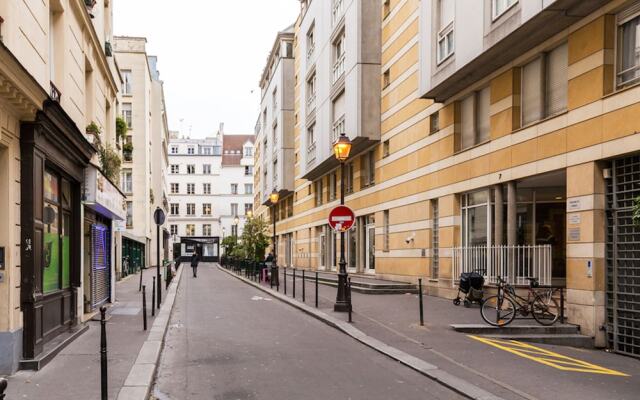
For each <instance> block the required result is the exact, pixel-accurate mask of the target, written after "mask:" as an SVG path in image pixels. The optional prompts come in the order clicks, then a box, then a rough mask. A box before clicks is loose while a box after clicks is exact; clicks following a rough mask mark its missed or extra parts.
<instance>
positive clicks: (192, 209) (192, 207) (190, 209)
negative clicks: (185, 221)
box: [187, 203, 196, 215]
mask: <svg viewBox="0 0 640 400" xmlns="http://www.w3.org/2000/svg"><path fill="white" fill-rule="evenodd" d="M187 215H196V205H195V204H194V203H187Z"/></svg>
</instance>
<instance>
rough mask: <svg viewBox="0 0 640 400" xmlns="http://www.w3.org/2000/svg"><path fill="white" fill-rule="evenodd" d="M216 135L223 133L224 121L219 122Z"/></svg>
mask: <svg viewBox="0 0 640 400" xmlns="http://www.w3.org/2000/svg"><path fill="white" fill-rule="evenodd" d="M218 135H224V122H220V128H218Z"/></svg>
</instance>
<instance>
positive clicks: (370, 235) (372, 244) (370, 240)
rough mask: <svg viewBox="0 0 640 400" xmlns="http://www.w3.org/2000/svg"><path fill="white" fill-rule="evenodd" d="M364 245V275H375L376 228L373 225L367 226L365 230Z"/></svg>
mask: <svg viewBox="0 0 640 400" xmlns="http://www.w3.org/2000/svg"><path fill="white" fill-rule="evenodd" d="M365 243H366V247H367V248H366V255H367V256H366V257H365V263H366V270H365V272H366V273H369V274H375V273H376V226H375V224H369V225H367V227H366V230H365Z"/></svg>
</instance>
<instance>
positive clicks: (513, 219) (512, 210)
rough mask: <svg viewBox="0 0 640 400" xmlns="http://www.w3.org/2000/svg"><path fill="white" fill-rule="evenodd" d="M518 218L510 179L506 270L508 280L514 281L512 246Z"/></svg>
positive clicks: (514, 190) (512, 183) (514, 189)
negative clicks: (508, 248)
mask: <svg viewBox="0 0 640 400" xmlns="http://www.w3.org/2000/svg"><path fill="white" fill-rule="evenodd" d="M517 218H518V207H517V198H516V182H515V181H511V182H509V183H508V184H507V245H509V246H510V250H509V252H508V257H509V258H508V263H507V265H508V271H509V281H510V282H511V283H514V282H515V261H516V260H515V256H516V252H515V249H514V248H513V247H512V246H515V245H516V244H517V243H516V224H517Z"/></svg>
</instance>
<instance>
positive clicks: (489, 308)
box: [480, 277, 560, 327]
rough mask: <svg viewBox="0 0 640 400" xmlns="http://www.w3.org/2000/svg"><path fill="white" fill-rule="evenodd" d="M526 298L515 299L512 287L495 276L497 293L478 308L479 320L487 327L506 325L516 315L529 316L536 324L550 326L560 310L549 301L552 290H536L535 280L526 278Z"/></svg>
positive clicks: (552, 301) (554, 303)
mask: <svg viewBox="0 0 640 400" xmlns="http://www.w3.org/2000/svg"><path fill="white" fill-rule="evenodd" d="M527 280H528V281H529V288H528V294H527V297H526V298H525V297H522V296H519V295H518V294H517V293H516V290H515V288H514V287H513V286H512V285H510V284H509V283H507V282H506V281H505V280H504V279H502V277H498V294H497V295H495V296H490V297H487V298H486V299H485V300H484V301H483V302H482V306H481V307H480V315H482V319H483V320H484V321H485V322H486V323H487V324H489V325H493V326H498V327H502V326H506V325H508V324H510V323H511V322H512V321H513V320H514V319H515V318H516V315H517V314H518V313H519V314H520V315H522V316H523V317H526V316H528V315H529V314H530V313H531V315H532V316H533V318H534V319H535V320H536V321H537V322H538V323H539V324H540V325H547V326H548V325H553V324H554V323H555V322H556V321H557V320H558V316H559V314H560V313H559V310H560V307H559V306H558V302H557V301H556V299H555V298H553V293H554V291H555V290H554V289H552V288H538V280H537V279H536V278H527Z"/></svg>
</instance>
